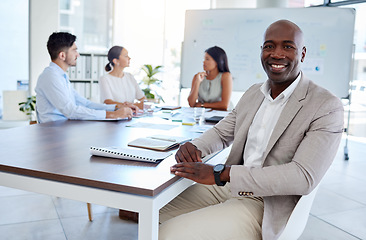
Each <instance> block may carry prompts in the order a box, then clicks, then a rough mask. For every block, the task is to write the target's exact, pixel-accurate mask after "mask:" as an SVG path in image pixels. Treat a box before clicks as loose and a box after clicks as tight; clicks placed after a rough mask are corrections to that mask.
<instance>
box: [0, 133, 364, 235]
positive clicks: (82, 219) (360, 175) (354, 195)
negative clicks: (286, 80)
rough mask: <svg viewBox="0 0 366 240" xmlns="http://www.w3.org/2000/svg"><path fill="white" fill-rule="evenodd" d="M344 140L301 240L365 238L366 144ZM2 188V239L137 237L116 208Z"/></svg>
mask: <svg viewBox="0 0 366 240" xmlns="http://www.w3.org/2000/svg"><path fill="white" fill-rule="evenodd" d="M345 145H346V139H345V138H344V139H343V140H342V142H341V145H340V148H339V151H338V154H337V156H336V159H335V160H334V163H333V164H332V166H331V168H330V169H329V171H328V172H327V175H326V176H325V178H324V179H323V182H322V183H321V186H320V188H319V191H318V193H317V195H316V197H315V200H314V204H313V207H312V210H311V214H310V216H309V220H308V223H307V226H306V229H305V231H304V233H303V234H302V236H301V237H300V240H311V239H314V240H315V239H316V240H322V239H324V240H325V239H331V240H338V239H339V240H355V239H365V240H366V187H365V186H366V174H365V170H366V160H365V156H366V142H362V141H360V140H359V139H354V138H351V137H350V138H349V139H348V144H347V146H348V151H349V157H350V159H349V161H345V160H344V146H345ZM93 216H94V220H93V222H89V221H88V216H87V208H86V204H85V203H82V202H76V201H71V200H67V199H62V198H57V197H50V196H45V195H41V194H35V193H30V192H25V191H20V190H16V189H10V188H5V187H0V236H1V239H3V240H4V239H6V240H25V239H26V240H28V239H32V240H43V239H47V240H83V239H85V240H86V239H87V240H93V239H98V240H99V239H108V240H114V239H123V240H130V239H131V240H132V239H137V224H135V223H132V222H128V221H123V220H120V219H119V218H118V210H116V209H111V208H107V207H104V206H97V205H93Z"/></svg>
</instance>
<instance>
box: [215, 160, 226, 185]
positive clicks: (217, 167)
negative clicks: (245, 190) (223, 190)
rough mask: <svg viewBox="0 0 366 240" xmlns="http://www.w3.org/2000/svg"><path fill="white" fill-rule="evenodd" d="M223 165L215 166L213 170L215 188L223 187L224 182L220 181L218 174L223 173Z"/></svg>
mask: <svg viewBox="0 0 366 240" xmlns="http://www.w3.org/2000/svg"><path fill="white" fill-rule="evenodd" d="M224 169H225V165H224V164H217V165H215V166H214V168H213V174H214V177H215V183H216V185H217V186H224V185H225V184H226V182H222V181H221V180H220V174H221V173H222V172H223V171H224Z"/></svg>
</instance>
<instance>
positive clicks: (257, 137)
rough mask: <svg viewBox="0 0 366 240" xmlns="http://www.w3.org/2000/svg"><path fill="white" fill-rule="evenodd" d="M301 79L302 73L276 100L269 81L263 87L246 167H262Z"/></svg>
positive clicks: (249, 136) (247, 152)
mask: <svg viewBox="0 0 366 240" xmlns="http://www.w3.org/2000/svg"><path fill="white" fill-rule="evenodd" d="M300 79H301V73H300V74H299V76H298V77H297V78H296V80H295V81H294V82H293V83H292V84H291V85H290V86H288V87H287V88H286V89H285V90H284V91H283V92H282V93H281V94H280V95H278V96H277V97H276V98H275V99H273V98H272V97H271V89H270V87H269V80H267V81H266V82H264V83H263V85H262V86H261V91H262V93H263V95H264V100H263V102H262V104H261V106H260V107H259V109H258V111H257V113H256V115H255V117H254V119H253V123H252V125H251V126H250V128H249V132H248V138H247V143H246V145H245V146H246V147H245V149H244V154H243V159H244V165H245V166H247V167H260V166H261V165H262V157H263V154H264V152H265V150H266V148H267V145H268V141H269V138H270V137H271V135H272V132H273V129H274V128H275V126H276V124H277V121H278V118H279V117H280V115H281V112H282V110H283V108H284V107H285V105H286V103H287V101H288V99H289V97H290V96H291V94H292V93H293V91H294V90H295V88H296V86H297V84H298V83H299V81H300Z"/></svg>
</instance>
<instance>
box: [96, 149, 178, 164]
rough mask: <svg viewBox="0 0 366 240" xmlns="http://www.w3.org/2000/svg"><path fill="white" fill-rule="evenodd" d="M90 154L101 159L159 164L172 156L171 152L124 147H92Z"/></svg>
mask: <svg viewBox="0 0 366 240" xmlns="http://www.w3.org/2000/svg"><path fill="white" fill-rule="evenodd" d="M90 154H91V155H95V156H101V157H109V158H119V159H125V160H134V161H143V162H153V163H158V162H161V161H162V160H164V159H165V158H167V157H169V156H170V155H172V153H171V152H156V151H151V150H143V149H133V148H122V147H102V148H100V147H90Z"/></svg>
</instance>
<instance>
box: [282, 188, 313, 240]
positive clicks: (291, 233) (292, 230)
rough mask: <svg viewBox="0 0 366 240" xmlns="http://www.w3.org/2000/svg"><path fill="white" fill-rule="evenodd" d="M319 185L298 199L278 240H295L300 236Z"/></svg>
mask: <svg viewBox="0 0 366 240" xmlns="http://www.w3.org/2000/svg"><path fill="white" fill-rule="evenodd" d="M319 185H320V184H318V186H316V188H315V189H314V190H313V191H311V193H309V194H308V195H304V196H302V197H301V198H300V200H299V202H298V203H297V204H296V206H295V208H294V210H293V211H292V213H291V216H290V218H289V220H288V221H287V224H286V227H285V229H284V230H283V232H282V234H281V235H280V237H279V238H278V240H295V239H298V238H299V237H300V236H301V234H302V232H303V231H304V229H305V226H306V223H307V221H308V218H309V213H310V209H311V206H312V204H313V201H314V198H315V195H316V192H317V191H318V188H319Z"/></svg>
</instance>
